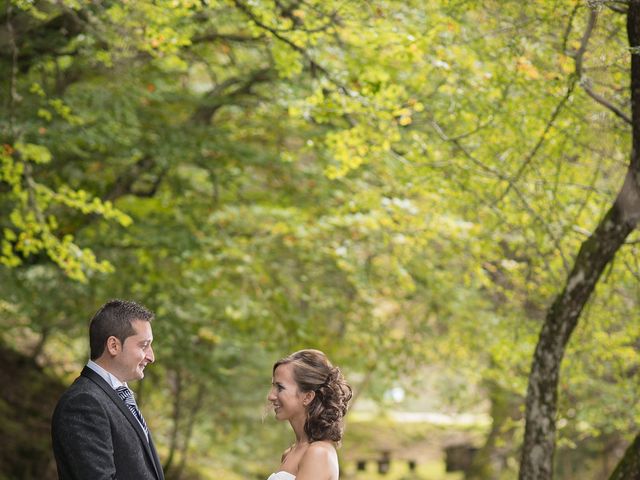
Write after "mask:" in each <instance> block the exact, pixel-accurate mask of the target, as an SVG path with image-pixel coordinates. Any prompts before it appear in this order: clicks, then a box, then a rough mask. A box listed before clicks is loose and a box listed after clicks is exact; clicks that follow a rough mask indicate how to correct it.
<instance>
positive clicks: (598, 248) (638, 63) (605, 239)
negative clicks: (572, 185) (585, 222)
mask: <svg viewBox="0 0 640 480" xmlns="http://www.w3.org/2000/svg"><path fill="white" fill-rule="evenodd" d="M627 32H628V37H629V45H630V46H631V47H632V48H633V47H635V49H633V50H632V52H633V53H632V55H631V110H632V129H633V132H632V137H633V138H632V141H633V146H632V151H631V158H630V163H629V169H628V171H627V175H626V178H625V181H624V184H623V186H622V189H621V190H620V192H619V193H618V196H617V198H616V200H615V202H614V204H613V206H612V207H611V208H610V209H609V211H608V212H607V213H606V215H605V216H604V218H603V219H602V220H601V222H600V224H599V225H598V226H597V228H596V230H595V231H594V232H593V234H592V235H591V236H590V237H589V238H588V239H587V240H585V242H584V243H583V244H582V245H581V247H580V251H579V252H578V256H577V258H576V260H575V263H574V266H573V269H572V271H571V273H570V274H569V277H568V278H567V281H566V283H565V286H564V289H563V291H562V293H561V294H560V295H559V296H558V297H556V299H555V301H554V302H553V304H552V306H551V308H550V309H549V311H548V312H547V316H546V318H545V322H544V325H543V327H542V330H541V332H540V336H539V338H538V344H537V346H536V350H535V353H534V357H533V363H532V366H531V372H530V374H529V386H528V388H527V399H526V414H525V419H526V425H525V435H524V443H523V447H522V457H521V462H520V475H519V478H520V480H549V479H551V478H552V476H553V455H554V450H555V433H556V425H555V417H556V410H557V398H558V378H559V372H560V364H561V362H562V357H563V356H564V352H565V348H566V345H567V343H568V341H569V338H570V337H571V334H572V333H573V330H574V329H575V327H576V325H577V323H578V319H579V317H580V313H581V312H582V309H583V308H584V306H585V304H586V303H587V301H588V300H589V297H590V296H591V293H592V292H593V290H594V288H595V286H596V284H597V282H598V279H599V278H600V275H601V274H602V271H603V270H604V268H605V267H606V266H607V264H609V263H610V262H611V260H612V259H613V257H614V256H615V254H616V252H617V251H618V250H619V249H620V247H621V246H622V245H623V244H624V241H625V239H626V238H627V236H628V235H629V233H631V231H632V230H633V229H634V228H635V227H636V225H637V223H638V220H639V217H640V188H639V185H640V155H639V152H640V51H638V47H639V46H640V0H630V1H629V10H628V13H627Z"/></svg>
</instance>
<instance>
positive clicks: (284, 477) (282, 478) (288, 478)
mask: <svg viewBox="0 0 640 480" xmlns="http://www.w3.org/2000/svg"><path fill="white" fill-rule="evenodd" d="M267 480H296V476H295V475H292V474H291V473H289V472H276V473H272V474H271V475H269V478H267Z"/></svg>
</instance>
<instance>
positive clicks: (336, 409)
mask: <svg viewBox="0 0 640 480" xmlns="http://www.w3.org/2000/svg"><path fill="white" fill-rule="evenodd" d="M286 364H291V365H293V378H294V380H295V382H296V384H297V385H298V388H299V389H300V391H301V392H303V393H306V392H315V396H314V397H313V400H312V401H311V403H309V405H308V407H307V421H306V422H305V424H304V432H305V433H306V434H307V437H308V438H309V441H310V442H315V441H317V440H330V441H332V442H335V443H340V441H341V440H342V434H343V432H344V416H345V415H346V413H347V408H348V404H349V400H351V397H352V395H353V394H352V391H351V387H350V386H349V385H348V384H347V382H346V381H345V379H344V377H343V376H342V373H341V372H340V369H339V368H338V367H334V366H333V365H331V362H330V361H329V359H328V358H327V356H326V355H325V354H324V353H322V352H321V351H320V350H300V351H299V352H295V353H292V354H291V355H289V356H288V357H285V358H283V359H281V360H278V361H277V362H276V363H275V364H274V366H273V373H274V374H275V371H276V368H278V367H279V366H280V365H286Z"/></svg>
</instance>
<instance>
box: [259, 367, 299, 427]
mask: <svg viewBox="0 0 640 480" xmlns="http://www.w3.org/2000/svg"><path fill="white" fill-rule="evenodd" d="M267 399H268V400H269V402H270V403H271V405H273V409H274V410H275V412H276V418H277V419H278V420H289V421H291V420H296V419H305V418H306V415H307V413H306V407H305V405H304V399H305V395H304V394H303V393H302V392H301V391H300V389H299V388H298V384H297V383H296V381H295V380H294V378H293V365H292V364H290V363H285V364H283V365H278V367H277V368H276V370H275V372H274V373H273V379H272V382H271V390H270V391H269V396H268V397H267Z"/></svg>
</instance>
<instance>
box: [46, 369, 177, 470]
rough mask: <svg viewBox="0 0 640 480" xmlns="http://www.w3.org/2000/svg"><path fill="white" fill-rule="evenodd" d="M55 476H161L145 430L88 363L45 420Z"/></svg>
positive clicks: (156, 455) (151, 444) (150, 440)
mask: <svg viewBox="0 0 640 480" xmlns="http://www.w3.org/2000/svg"><path fill="white" fill-rule="evenodd" d="M51 435H52V439H53V453H54V455H55V457H56V465H57V467H58V478H59V479H60V480H107V479H108V480H115V479H117V480H134V479H135V480H164V474H163V473H162V466H161V464H160V459H159V458H158V453H157V452H156V449H155V446H154V444H153V440H152V438H151V433H149V441H147V438H146V436H145V434H144V431H143V430H142V427H141V426H140V424H139V423H138V421H137V420H136V418H135V417H134V415H133V414H132V413H131V411H130V410H129V409H128V408H127V406H126V405H125V404H124V402H123V401H122V400H121V399H120V397H119V396H118V394H117V392H116V391H115V390H114V389H113V388H112V387H111V385H109V384H108V383H107V382H105V381H104V379H102V377H100V375H98V374H97V373H96V372H94V371H93V370H91V369H90V368H88V367H85V368H84V369H83V370H82V373H81V374H80V376H79V377H78V378H77V379H76V380H75V382H74V383H73V384H72V385H71V386H70V387H69V388H68V389H67V391H66V392H65V393H64V394H63V395H62V397H61V398H60V401H59V402H58V405H57V406H56V409H55V411H54V413H53V418H52V421H51Z"/></svg>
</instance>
